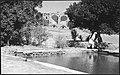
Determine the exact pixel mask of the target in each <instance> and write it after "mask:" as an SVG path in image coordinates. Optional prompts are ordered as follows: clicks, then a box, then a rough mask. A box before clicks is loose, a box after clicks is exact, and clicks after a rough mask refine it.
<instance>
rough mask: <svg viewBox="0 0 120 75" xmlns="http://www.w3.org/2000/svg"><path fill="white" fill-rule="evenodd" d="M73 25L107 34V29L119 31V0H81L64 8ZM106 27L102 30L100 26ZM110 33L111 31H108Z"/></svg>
mask: <svg viewBox="0 0 120 75" xmlns="http://www.w3.org/2000/svg"><path fill="white" fill-rule="evenodd" d="M65 14H67V15H68V17H69V19H70V21H71V22H73V24H74V27H80V28H88V29H89V30H91V31H100V32H102V33H106V31H107V34H109V32H108V30H109V31H114V32H116V33H117V32H119V25H120V0H81V2H78V3H73V4H72V5H70V6H69V8H67V9H66V12H65ZM103 24H105V25H106V26H107V27H106V28H105V29H104V30H103V29H102V27H101V26H103ZM110 33H111V32H110Z"/></svg>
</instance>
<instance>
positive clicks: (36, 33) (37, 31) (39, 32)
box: [21, 26, 47, 45]
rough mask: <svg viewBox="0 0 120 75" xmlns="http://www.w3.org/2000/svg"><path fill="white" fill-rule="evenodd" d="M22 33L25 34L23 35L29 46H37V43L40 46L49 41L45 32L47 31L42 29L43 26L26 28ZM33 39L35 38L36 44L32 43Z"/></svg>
mask: <svg viewBox="0 0 120 75" xmlns="http://www.w3.org/2000/svg"><path fill="white" fill-rule="evenodd" d="M21 32H22V33H23V34H22V35H23V36H25V37H26V41H28V44H32V45H33V44H34V45H36V44H37V43H36V42H38V44H37V45H40V44H41V43H42V42H43V41H45V40H46V39H47V33H46V32H45V29H44V28H42V26H30V27H24V28H23V29H22V30H21ZM33 37H34V38H35V39H34V42H32V38H33ZM36 40H37V41H36ZM35 43H36V44H35Z"/></svg>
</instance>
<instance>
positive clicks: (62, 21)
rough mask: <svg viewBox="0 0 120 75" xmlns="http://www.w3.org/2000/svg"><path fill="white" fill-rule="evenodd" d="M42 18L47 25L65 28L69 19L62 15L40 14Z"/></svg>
mask: <svg viewBox="0 0 120 75" xmlns="http://www.w3.org/2000/svg"><path fill="white" fill-rule="evenodd" d="M42 14H43V15H42V17H43V18H44V20H45V22H46V23H47V24H48V25H56V26H57V27H60V26H66V27H67V23H68V21H69V18H68V16H67V15H65V14H64V13H42Z"/></svg>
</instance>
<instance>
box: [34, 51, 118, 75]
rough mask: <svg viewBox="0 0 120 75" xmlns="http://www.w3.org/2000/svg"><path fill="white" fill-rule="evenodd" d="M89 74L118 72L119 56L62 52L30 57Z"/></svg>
mask: <svg viewBox="0 0 120 75" xmlns="http://www.w3.org/2000/svg"><path fill="white" fill-rule="evenodd" d="M32 59H33V60H37V61H40V62H45V63H51V64H55V65H59V66H63V67H67V68H70V69H73V70H77V71H82V72H86V73H90V74H119V57H114V56H110V55H109V56H108V55H100V54H97V53H86V52H84V51H82V52H80V53H74V54H64V55H59V56H51V57H37V58H32Z"/></svg>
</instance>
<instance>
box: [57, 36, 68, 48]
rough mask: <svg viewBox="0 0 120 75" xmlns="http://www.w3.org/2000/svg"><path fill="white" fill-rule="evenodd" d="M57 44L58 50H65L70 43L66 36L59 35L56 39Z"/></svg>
mask: <svg viewBox="0 0 120 75" xmlns="http://www.w3.org/2000/svg"><path fill="white" fill-rule="evenodd" d="M55 44H56V47H57V48H65V47H68V42H67V39H66V37H65V36H63V35H58V36H57V37H56V38H55Z"/></svg>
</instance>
